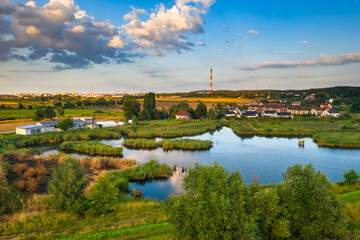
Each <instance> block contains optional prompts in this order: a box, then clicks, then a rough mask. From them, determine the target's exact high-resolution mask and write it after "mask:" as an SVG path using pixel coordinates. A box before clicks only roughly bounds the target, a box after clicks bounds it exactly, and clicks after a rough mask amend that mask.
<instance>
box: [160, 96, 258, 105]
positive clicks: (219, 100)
mask: <svg viewBox="0 0 360 240" xmlns="http://www.w3.org/2000/svg"><path fill="white" fill-rule="evenodd" d="M156 101H163V102H185V101H188V102H200V101H201V102H207V103H243V104H244V103H249V102H252V101H253V100H251V99H242V98H182V97H177V96H174V97H160V98H156Z"/></svg>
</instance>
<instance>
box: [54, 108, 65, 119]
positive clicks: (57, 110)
mask: <svg viewBox="0 0 360 240" xmlns="http://www.w3.org/2000/svg"><path fill="white" fill-rule="evenodd" d="M56 112H57V115H58V116H59V117H60V116H64V115H65V111H64V109H63V108H58V109H56Z"/></svg>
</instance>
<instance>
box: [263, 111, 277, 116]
mask: <svg viewBox="0 0 360 240" xmlns="http://www.w3.org/2000/svg"><path fill="white" fill-rule="evenodd" d="M261 116H263V117H277V114H276V111H262V112H261Z"/></svg>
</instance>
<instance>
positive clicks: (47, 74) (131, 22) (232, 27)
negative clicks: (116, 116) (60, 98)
mask: <svg viewBox="0 0 360 240" xmlns="http://www.w3.org/2000/svg"><path fill="white" fill-rule="evenodd" d="M359 26H360V0H346V1H343V0H326V1H324V0H317V1H309V0H293V1H288V0H276V1H269V0H252V1H244V0H238V1H230V0H172V1H168V0H74V1H73V0H35V1H23V0H0V93H2V94H4V93H5V94H7V93H8V94H10V93H17V92H36V93H37V92H50V93H55V92H79V93H88V92H90V91H91V87H93V89H94V92H97V93H123V92H149V91H153V92H157V93H161V92H187V91H195V90H208V88H209V75H210V68H213V81H214V82H213V87H214V90H220V89H222V90H223V89H228V90H242V89H268V88H269V87H270V88H271V89H282V90H285V89H308V88H320V87H331V86H360V74H359V73H360V70H359V67H360V27H359Z"/></svg>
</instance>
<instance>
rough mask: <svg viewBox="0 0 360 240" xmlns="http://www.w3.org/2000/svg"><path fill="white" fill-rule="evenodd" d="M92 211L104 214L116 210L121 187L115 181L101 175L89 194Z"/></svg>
mask: <svg viewBox="0 0 360 240" xmlns="http://www.w3.org/2000/svg"><path fill="white" fill-rule="evenodd" d="M87 199H88V201H89V207H90V212H92V213H93V214H104V213H110V212H112V211H114V210H115V209H116V207H117V205H118V203H119V189H118V188H117V186H116V184H115V183H114V182H110V181H108V179H107V178H105V177H104V176H100V177H99V178H98V180H97V182H96V184H95V185H93V186H92V187H91V190H90V193H89V194H88V195H87Z"/></svg>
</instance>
